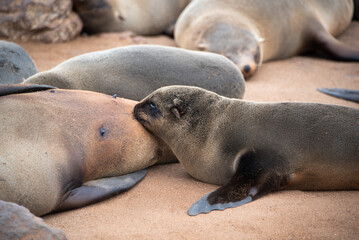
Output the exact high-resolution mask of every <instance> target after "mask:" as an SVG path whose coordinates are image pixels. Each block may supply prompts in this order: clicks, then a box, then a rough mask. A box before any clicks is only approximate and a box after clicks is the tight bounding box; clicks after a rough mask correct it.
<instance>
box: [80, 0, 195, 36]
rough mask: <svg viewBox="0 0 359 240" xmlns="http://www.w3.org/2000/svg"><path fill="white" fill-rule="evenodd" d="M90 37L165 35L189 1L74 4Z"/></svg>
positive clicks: (101, 0) (107, 0)
mask: <svg viewBox="0 0 359 240" xmlns="http://www.w3.org/2000/svg"><path fill="white" fill-rule="evenodd" d="M73 2H74V6H75V10H76V11H77V13H78V14H79V15H80V17H81V19H82V21H83V23H84V30H85V31H86V32H89V33H97V32H122V31H132V32H135V33H137V34H141V35H155V34H160V33H162V32H164V31H165V29H166V28H167V27H169V26H170V25H171V24H172V23H173V22H174V21H175V20H176V19H177V17H178V16H179V14H180V13H181V12H182V10H183V9H184V8H185V6H186V5H187V4H188V2H189V0H171V1H168V0H131V1H127V0H90V1H83V0H74V1H73Z"/></svg>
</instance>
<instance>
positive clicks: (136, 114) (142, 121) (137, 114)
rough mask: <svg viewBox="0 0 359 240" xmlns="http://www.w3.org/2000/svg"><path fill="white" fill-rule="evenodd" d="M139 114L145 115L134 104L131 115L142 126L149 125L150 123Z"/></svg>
mask: <svg viewBox="0 0 359 240" xmlns="http://www.w3.org/2000/svg"><path fill="white" fill-rule="evenodd" d="M141 115H146V114H144V113H143V112H141V111H140V110H139V107H138V106H137V105H136V106H135V108H134V109H133V116H134V117H135V119H136V120H137V121H138V122H139V123H140V124H141V125H142V126H144V127H146V125H147V126H151V123H150V122H149V121H147V120H145V119H144V118H142V117H141Z"/></svg>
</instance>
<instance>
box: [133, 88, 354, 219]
mask: <svg viewBox="0 0 359 240" xmlns="http://www.w3.org/2000/svg"><path fill="white" fill-rule="evenodd" d="M134 115H135V117H136V118H137V119H138V120H139V121H140V122H141V123H142V124H143V126H144V127H146V128H147V129H148V130H150V131H151V132H152V133H154V134H155V135H157V136H158V137H160V138H161V139H163V140H164V141H165V142H166V143H167V144H168V146H169V147H170V148H171V149H172V151H173V152H174V154H175V155H176V156H177V158H178V160H179V161H180V162H181V164H182V165H183V166H184V168H185V169H186V170H187V171H188V173H189V174H190V175H192V176H193V177H194V178H196V179H198V180H201V181H204V182H208V183H213V184H219V185H224V186H223V187H221V188H219V189H218V190H216V191H214V192H212V193H211V194H209V195H206V196H204V197H203V198H202V199H201V200H199V201H198V202H197V203H195V204H194V205H193V206H192V207H191V208H190V210H189V211H188V213H189V215H197V214H199V213H208V212H210V211H212V210H223V209H226V208H229V207H235V206H239V205H242V204H245V203H247V202H250V201H253V200H255V199H257V198H259V197H260V196H262V195H264V194H266V193H268V192H272V191H276V190H279V189H300V190H350V189H359V109H354V108H348V107H342V106H336V105H325V104H316V103H255V102H249V101H242V100H238V99H237V100H236V99H229V98H226V97H222V96H219V95H217V94H215V93H212V92H209V91H206V90H204V89H200V88H196V87H181V86H170V87H164V88H161V89H158V90H157V91H155V92H154V93H152V94H150V95H149V96H148V97H146V98H145V99H144V100H143V101H141V102H140V103H139V104H137V105H136V106H135V109H134Z"/></svg>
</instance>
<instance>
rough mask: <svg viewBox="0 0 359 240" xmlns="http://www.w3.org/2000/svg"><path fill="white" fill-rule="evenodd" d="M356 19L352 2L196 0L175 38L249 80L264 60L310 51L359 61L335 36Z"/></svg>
mask: <svg viewBox="0 0 359 240" xmlns="http://www.w3.org/2000/svg"><path fill="white" fill-rule="evenodd" d="M352 16H353V1H352V0H342V1H337V0H309V1H301V0H269V1H261V0H254V1H246V0H196V1H193V2H191V3H190V4H189V5H188V6H187V7H186V9H185V10H184V11H183V12H182V13H181V15H180V17H179V18H178V21H177V24H176V29H175V40H176V43H177V45H178V46H180V47H182V48H186V49H192V50H201V51H210V52H215V53H219V54H222V55H224V56H226V57H228V58H229V59H231V60H232V61H233V62H234V63H235V64H236V65H237V66H238V67H239V68H240V69H241V71H242V73H243V75H244V76H245V78H246V79H247V78H249V77H251V76H252V75H253V74H254V73H255V72H256V70H257V68H258V66H259V65H260V64H261V63H262V62H266V61H269V60H274V59H283V58H288V57H291V56H294V55H297V54H300V53H304V52H307V51H310V50H319V51H323V52H324V53H326V54H327V55H329V56H331V57H333V58H334V59H337V60H342V61H359V50H358V49H354V48H352V47H350V46H347V45H345V44H344V43H341V42H339V41H338V40H336V39H335V38H334V37H336V36H338V35H340V34H341V33H342V32H343V31H344V30H345V29H346V28H347V27H348V25H349V23H350V22H351V19H352Z"/></svg>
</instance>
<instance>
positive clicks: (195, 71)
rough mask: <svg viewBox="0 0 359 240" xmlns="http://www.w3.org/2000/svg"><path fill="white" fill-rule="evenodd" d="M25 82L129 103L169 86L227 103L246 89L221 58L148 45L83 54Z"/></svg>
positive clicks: (240, 95)
mask: <svg viewBox="0 0 359 240" xmlns="http://www.w3.org/2000/svg"><path fill="white" fill-rule="evenodd" d="M24 83H28V84H45V85H51V86H55V87H58V88H65V89H81V90H90V91H96V92H102V93H106V94H111V95H113V94H117V96H118V97H123V98H127V99H132V100H142V99H143V98H144V97H146V96H147V95H148V94H150V93H151V92H153V91H154V90H156V89H158V88H160V87H163V86H169V85H186V86H197V87H202V88H205V89H208V90H211V91H213V92H216V93H218V94H221V95H223V96H227V97H231V98H242V97H243V94H244V90H245V86H244V79H243V76H242V74H241V72H240V71H239V70H238V69H237V68H236V66H235V65H234V64H233V63H232V62H231V61H229V60H228V59H226V58H225V57H223V56H220V55H218V54H213V53H201V52H197V51H189V50H184V49H179V48H174V47H163V46H151V45H143V46H127V47H120V48H114V49H109V50H105V51H97V52H91V53H86V54H83V55H80V56H77V57H74V58H71V59H69V60H67V61H65V62H63V63H61V64H59V65H58V66H56V67H54V68H53V69H51V70H49V71H45V72H40V73H38V74H35V75H34V76H32V77H30V78H28V79H27V80H26V81H24Z"/></svg>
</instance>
